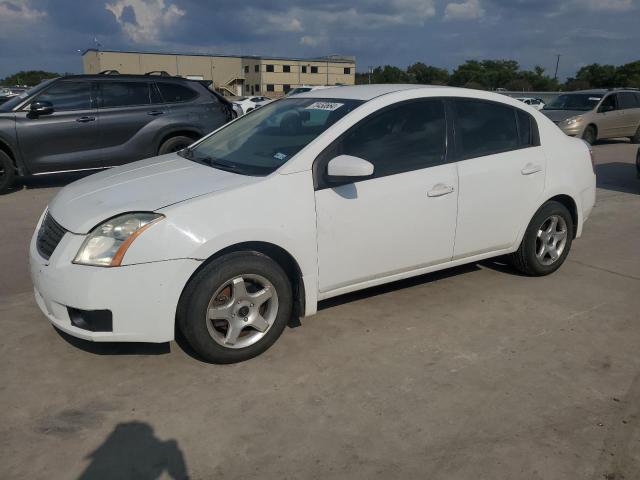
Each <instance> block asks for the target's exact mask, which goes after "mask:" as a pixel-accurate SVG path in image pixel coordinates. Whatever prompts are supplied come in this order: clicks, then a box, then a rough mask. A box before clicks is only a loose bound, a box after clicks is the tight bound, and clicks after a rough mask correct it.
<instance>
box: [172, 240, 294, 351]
mask: <svg viewBox="0 0 640 480" xmlns="http://www.w3.org/2000/svg"><path fill="white" fill-rule="evenodd" d="M292 304H293V302H292V290H291V283H290V281H289V278H288V277H287V275H286V273H285V272H284V271H283V270H282V268H281V267H280V266H279V265H278V264H277V263H276V262H275V261H273V260H272V259H271V258H269V257H267V256H265V255H262V254H260V253H258V252H235V253H231V254H228V255H224V256H222V257H220V258H217V259H216V260H214V261H212V262H211V263H209V264H208V265H206V266H205V267H204V268H203V269H202V270H200V272H198V273H197V274H196V275H195V277H194V278H193V279H192V280H191V281H190V282H189V284H188V285H187V287H186V288H185V291H184V292H183V295H182V298H181V299H180V305H179V306H178V313H177V321H178V326H179V328H180V330H181V332H182V334H183V335H184V337H185V338H186V339H187V341H188V342H189V344H190V345H191V346H192V347H193V349H194V350H195V351H196V352H197V353H198V354H199V355H201V356H202V357H203V358H204V359H205V360H207V361H209V362H213V363H235V362H241V361H244V360H248V359H250V358H252V357H255V356H256V355H259V354H261V353H262V352H264V351H265V350H267V349H268V348H269V347H270V346H271V345H272V344H273V343H274V342H275V341H276V340H277V339H278V337H280V335H281V334H282V331H283V330H284V328H285V327H286V325H287V323H288V321H289V318H290V317H291V312H292Z"/></svg>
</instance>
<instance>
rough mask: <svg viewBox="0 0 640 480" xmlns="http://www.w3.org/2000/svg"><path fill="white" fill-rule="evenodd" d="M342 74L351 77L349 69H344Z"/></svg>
mask: <svg viewBox="0 0 640 480" xmlns="http://www.w3.org/2000/svg"><path fill="white" fill-rule="evenodd" d="M344 74H345V75H351V69H350V68H349V67H345V69H344Z"/></svg>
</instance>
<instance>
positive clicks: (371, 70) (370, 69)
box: [369, 65, 373, 85]
mask: <svg viewBox="0 0 640 480" xmlns="http://www.w3.org/2000/svg"><path fill="white" fill-rule="evenodd" d="M372 73H373V67H372V66H371V65H369V85H371V74H372Z"/></svg>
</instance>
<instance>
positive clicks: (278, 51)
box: [0, 0, 640, 77]
mask: <svg viewBox="0 0 640 480" xmlns="http://www.w3.org/2000/svg"><path fill="white" fill-rule="evenodd" d="M638 25H640V0H351V1H344V0H327V1H325V2H322V1H302V0H297V1H296V0H241V1H239V0H0V77H2V76H5V75H7V74H10V73H13V72H15V71H17V70H22V69H44V70H51V71H58V72H63V71H67V72H81V70H82V63H81V58H80V54H79V53H78V50H83V49H86V48H91V47H93V46H94V38H97V40H98V41H99V42H100V44H101V45H102V48H104V49H129V50H144V51H172V52H198V53H207V52H215V53H225V54H255V55H278V56H301V57H306V56H316V55H326V54H344V55H355V56H356V57H357V65H358V70H359V71H365V70H366V69H367V66H369V65H381V64H392V65H397V66H401V67H406V66H407V65H409V64H411V63H413V62H416V61H423V62H425V63H428V64H432V65H437V66H441V67H446V68H450V69H451V68H452V67H454V66H455V65H457V64H459V63H461V62H463V61H464V60H466V59H484V58H509V59H515V60H517V61H519V62H520V64H521V65H522V66H524V67H528V68H529V67H533V66H534V65H536V64H540V65H542V66H544V67H545V68H547V70H548V71H550V72H551V73H553V68H554V65H555V54H556V53H559V54H562V59H561V62H560V76H561V77H566V76H568V75H572V74H573V73H574V72H575V70H576V69H577V68H579V67H580V66H581V65H585V64H588V63H592V62H600V63H612V64H621V63H625V62H628V61H632V60H638V59H640V48H638V45H640V27H638Z"/></svg>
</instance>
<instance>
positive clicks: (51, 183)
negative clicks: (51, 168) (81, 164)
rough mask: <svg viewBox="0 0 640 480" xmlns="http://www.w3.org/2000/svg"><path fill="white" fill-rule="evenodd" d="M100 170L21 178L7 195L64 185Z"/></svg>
mask: <svg viewBox="0 0 640 480" xmlns="http://www.w3.org/2000/svg"><path fill="white" fill-rule="evenodd" d="M99 171H100V170H89V171H86V172H69V173H53V174H50V175H32V176H28V177H23V178H20V179H19V180H17V181H16V182H15V184H14V185H13V186H12V187H11V189H10V190H9V191H8V192H7V193H5V195H11V193H13V192H17V191H19V190H23V189H26V190H33V189H37V188H55V187H64V186H65V185H68V184H70V183H72V182H75V181H76V180H80V179H81V178H84V177H88V176H89V175H91V174H93V173H97V172H99Z"/></svg>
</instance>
